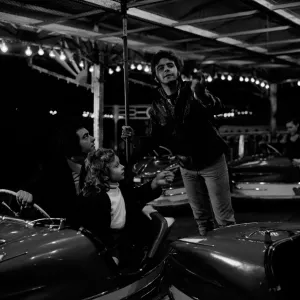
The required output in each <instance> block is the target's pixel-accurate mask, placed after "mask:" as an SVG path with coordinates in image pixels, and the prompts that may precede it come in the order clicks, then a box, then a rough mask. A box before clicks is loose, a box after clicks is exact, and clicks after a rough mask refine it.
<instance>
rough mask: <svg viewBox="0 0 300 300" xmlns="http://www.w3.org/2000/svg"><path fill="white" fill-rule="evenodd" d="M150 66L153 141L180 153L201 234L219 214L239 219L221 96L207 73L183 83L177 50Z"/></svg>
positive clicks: (227, 221)
mask: <svg viewBox="0 0 300 300" xmlns="http://www.w3.org/2000/svg"><path fill="white" fill-rule="evenodd" d="M151 67H152V75H153V77H154V80H155V81H156V82H157V83H158V85H159V88H158V90H157V94H156V98H155V99H154V100H153V102H152V106H151V109H150V112H149V114H150V124H151V129H150V135H151V137H152V141H153V143H152V144H153V147H154V146H158V145H162V146H165V147H168V148H169V149H171V150H172V152H173V154H175V155H177V156H178V157H179V158H180V161H181V168H180V170H181V175H182V178H183V182H184V186H185V189H186V193H187V195H188V199H189V203H190V206H191V208H192V211H193V215H194V219H195V221H196V223H197V225H198V230H199V234H200V235H201V236H205V235H206V234H207V232H208V231H209V230H212V229H213V228H214V219H215V220H216V222H217V224H218V226H227V225H231V224H235V218H234V211H233V209H232V205H231V194H230V187H229V176H228V169H227V164H226V160H225V155H224V153H225V151H226V149H227V145H226V143H225V141H224V140H223V139H222V138H221V136H220V135H219V132H218V131H217V129H216V128H215V126H214V124H213V119H214V114H215V113H218V111H219V110H220V109H221V108H222V104H221V102H220V100H219V99H218V98H216V97H214V96H212V95H211V94H210V93H209V92H208V90H207V89H206V88H205V78H204V76H203V75H200V77H198V78H196V79H193V80H192V82H183V81H182V80H181V74H180V72H181V68H182V63H181V61H180V60H179V59H178V57H176V56H175V55H174V54H173V53H172V52H168V51H159V52H158V53H156V54H155V55H154V57H153V60H152V66H151ZM127 129H128V128H126V127H125V128H124V129H123V134H122V136H126V135H125V131H126V130H127ZM127 136H128V134H127Z"/></svg>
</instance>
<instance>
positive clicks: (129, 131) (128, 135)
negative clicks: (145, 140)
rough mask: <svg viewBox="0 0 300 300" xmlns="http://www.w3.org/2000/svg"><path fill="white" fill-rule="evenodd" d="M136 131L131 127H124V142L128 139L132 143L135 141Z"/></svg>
mask: <svg viewBox="0 0 300 300" xmlns="http://www.w3.org/2000/svg"><path fill="white" fill-rule="evenodd" d="M133 137H134V130H133V128H132V127H130V126H122V133H121V138H122V139H123V140H126V139H128V140H129V141H130V142H131V141H132V140H133Z"/></svg>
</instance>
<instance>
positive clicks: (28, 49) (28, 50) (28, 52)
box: [25, 46, 32, 56]
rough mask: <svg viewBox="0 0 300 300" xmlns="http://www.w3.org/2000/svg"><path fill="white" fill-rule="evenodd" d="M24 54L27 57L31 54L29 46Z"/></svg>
mask: <svg viewBox="0 0 300 300" xmlns="http://www.w3.org/2000/svg"><path fill="white" fill-rule="evenodd" d="M25 54H26V55H27V56H30V55H31V54H32V50H31V48H30V47H29V46H27V49H26V50H25Z"/></svg>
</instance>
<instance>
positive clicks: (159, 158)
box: [133, 146, 188, 209]
mask: <svg viewBox="0 0 300 300" xmlns="http://www.w3.org/2000/svg"><path fill="white" fill-rule="evenodd" d="M163 170H171V171H173V172H174V173H175V178H174V181H173V182H172V184H170V185H168V186H165V187H164V188H163V191H162V194H161V195H160V197H159V198H157V199H155V200H154V201H152V202H150V203H149V204H151V205H152V206H154V207H155V208H157V209H159V208H162V207H168V206H172V207H176V206H181V205H184V204H187V203H188V199H187V195H186V191H185V188H184V186H183V182H182V178H181V174H180V170H179V164H178V159H177V157H175V156H174V155H173V154H172V152H171V151H170V150H169V149H168V148H165V147H163V146H160V147H159V149H158V150H157V151H156V150H154V155H151V156H144V157H143V159H141V160H140V161H138V162H137V163H135V164H134V166H133V173H134V174H135V176H134V182H135V185H136V186H140V185H143V184H145V183H146V182H148V181H150V180H152V179H153V178H154V177H155V176H156V174H157V173H158V172H161V171H163Z"/></svg>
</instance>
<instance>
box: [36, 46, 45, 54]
mask: <svg viewBox="0 0 300 300" xmlns="http://www.w3.org/2000/svg"><path fill="white" fill-rule="evenodd" d="M44 53H45V52H44V50H43V48H41V47H40V48H39V51H38V54H39V55H44Z"/></svg>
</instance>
